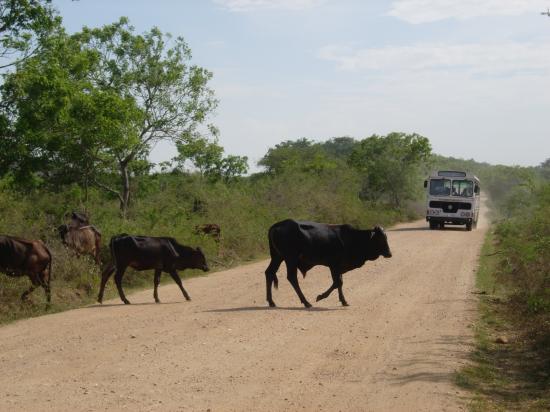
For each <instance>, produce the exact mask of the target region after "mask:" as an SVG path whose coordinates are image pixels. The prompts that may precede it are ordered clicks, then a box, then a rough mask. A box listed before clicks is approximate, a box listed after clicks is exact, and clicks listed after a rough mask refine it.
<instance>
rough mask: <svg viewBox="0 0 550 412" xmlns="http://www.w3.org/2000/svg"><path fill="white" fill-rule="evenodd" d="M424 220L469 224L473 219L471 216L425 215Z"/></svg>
mask: <svg viewBox="0 0 550 412" xmlns="http://www.w3.org/2000/svg"><path fill="white" fill-rule="evenodd" d="M426 222H433V223H448V224H451V225H467V224H470V225H471V224H472V222H473V220H472V218H471V217H451V216H426Z"/></svg>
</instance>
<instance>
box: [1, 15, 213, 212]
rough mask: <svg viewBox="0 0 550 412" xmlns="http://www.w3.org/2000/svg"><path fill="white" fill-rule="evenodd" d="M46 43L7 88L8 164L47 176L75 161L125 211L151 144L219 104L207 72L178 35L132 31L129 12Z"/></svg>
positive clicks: (197, 122) (194, 124)
mask: <svg viewBox="0 0 550 412" xmlns="http://www.w3.org/2000/svg"><path fill="white" fill-rule="evenodd" d="M48 45H49V47H48V50H46V51H45V52H44V53H41V54H40V55H38V56H36V57H34V58H32V59H29V60H28V61H26V62H24V63H23V64H21V65H19V66H18V70H17V72H16V73H14V74H11V75H9V76H8V77H7V79H6V84H5V85H4V87H3V95H4V98H5V99H6V100H9V101H11V102H12V103H13V104H12V105H10V107H11V108H10V110H11V112H10V113H9V116H10V117H11V118H13V119H15V131H14V133H13V139H12V141H11V144H10V147H11V148H12V150H11V151H10V153H16V154H17V155H16V156H15V158H18V159H19V161H18V162H17V163H16V167H15V168H14V167H13V166H12V170H14V169H17V170H22V169H25V170H33V171H37V172H39V175H40V176H41V177H42V178H46V179H48V178H50V177H51V176H52V174H55V173H53V170H54V169H56V166H60V165H65V173H61V174H60V175H61V176H64V177H66V178H69V177H70V174H69V173H67V172H68V170H70V169H71V167H70V166H71V165H73V166H74V169H73V170H74V171H75V172H76V175H80V176H81V177H82V176H85V181H86V183H87V182H90V183H93V184H95V185H97V186H98V187H101V188H102V189H104V190H107V191H109V192H111V193H113V194H115V195H116V196H117V197H118V199H119V201H120V208H121V211H122V213H123V215H126V212H127V209H128V206H129V202H130V193H131V184H130V181H131V177H132V173H133V172H135V171H136V170H137V169H138V166H140V165H142V164H143V162H145V163H148V162H147V157H148V155H149V152H150V150H151V148H152V147H153V145H154V144H155V143H157V142H159V141H161V140H172V141H174V142H178V141H182V139H184V138H185V136H192V135H197V134H199V133H204V132H205V131H206V132H208V130H209V126H202V125H204V123H205V122H206V120H207V117H208V115H209V113H210V112H211V111H212V110H213V109H214V108H215V106H216V104H217V101H216V99H215V98H214V95H213V91H212V90H211V89H210V88H209V87H208V85H207V83H208V81H209V80H210V78H211V76H212V75H211V73H210V72H208V71H207V70H205V69H203V68H201V67H198V66H196V65H192V64H191V51H190V49H189V47H188V46H187V44H186V43H185V42H184V40H183V39H182V38H180V37H178V38H177V39H172V38H171V36H170V35H167V34H163V33H162V32H161V31H160V30H158V29H156V28H153V29H152V30H150V31H148V32H145V33H143V34H136V33H135V32H134V28H133V27H132V26H130V25H129V23H128V21H127V19H126V18H121V19H120V20H119V21H118V22H116V23H114V24H111V25H107V26H104V27H101V28H96V29H89V28H84V29H83V30H82V31H81V32H79V33H76V34H74V35H72V36H67V35H65V34H64V33H62V32H61V33H60V34H59V35H58V36H56V37H52V38H51V39H50V40H49V43H48ZM1 126H2V123H1V122H0V127H1ZM201 126H202V129H201ZM0 160H2V154H0ZM8 160H9V159H8ZM11 160H13V159H11ZM2 163H4V164H5V162H1V161H0V164H2ZM22 164H27V165H28V167H26V168H21V167H19V166H20V165H22ZM140 168H141V167H140ZM57 170H62V168H59V167H57ZM35 175H36V174H35ZM114 175H118V180H119V184H118V185H117V184H115V183H114V181H113V179H112V176H114Z"/></svg>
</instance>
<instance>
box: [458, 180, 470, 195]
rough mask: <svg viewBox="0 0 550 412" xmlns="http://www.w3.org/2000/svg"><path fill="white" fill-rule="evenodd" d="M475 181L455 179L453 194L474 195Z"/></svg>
mask: <svg viewBox="0 0 550 412" xmlns="http://www.w3.org/2000/svg"><path fill="white" fill-rule="evenodd" d="M473 195H474V182H472V181H471V180H453V196H460V197H472V196H473Z"/></svg>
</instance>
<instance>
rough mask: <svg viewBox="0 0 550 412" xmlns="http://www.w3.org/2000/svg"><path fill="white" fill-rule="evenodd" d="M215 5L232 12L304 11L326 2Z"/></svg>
mask: <svg viewBox="0 0 550 412" xmlns="http://www.w3.org/2000/svg"><path fill="white" fill-rule="evenodd" d="M214 1H215V3H217V4H219V5H221V6H223V7H225V8H227V9H229V10H232V11H252V10H263V9H283V10H304V9H309V8H312V7H315V6H318V5H320V4H322V3H323V2H324V0H214Z"/></svg>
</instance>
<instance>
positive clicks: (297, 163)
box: [258, 138, 338, 174]
mask: <svg viewBox="0 0 550 412" xmlns="http://www.w3.org/2000/svg"><path fill="white" fill-rule="evenodd" d="M258 165H259V166H263V167H265V168H266V171H267V172H268V173H270V174H280V173H283V172H286V171H291V170H294V171H301V172H315V173H319V172H321V171H323V170H327V169H334V168H336V167H337V166H338V162H337V161H336V159H335V158H331V157H329V155H327V153H326V151H325V150H324V149H323V147H322V146H321V145H320V144H319V143H314V142H312V141H311V140H308V139H306V138H302V139H298V140H294V141H292V140H287V141H284V142H282V143H279V144H277V145H276V146H275V147H272V148H270V149H269V150H268V151H267V153H266V155H265V156H264V157H263V158H262V159H261V160H260V161H259V162H258Z"/></svg>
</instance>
